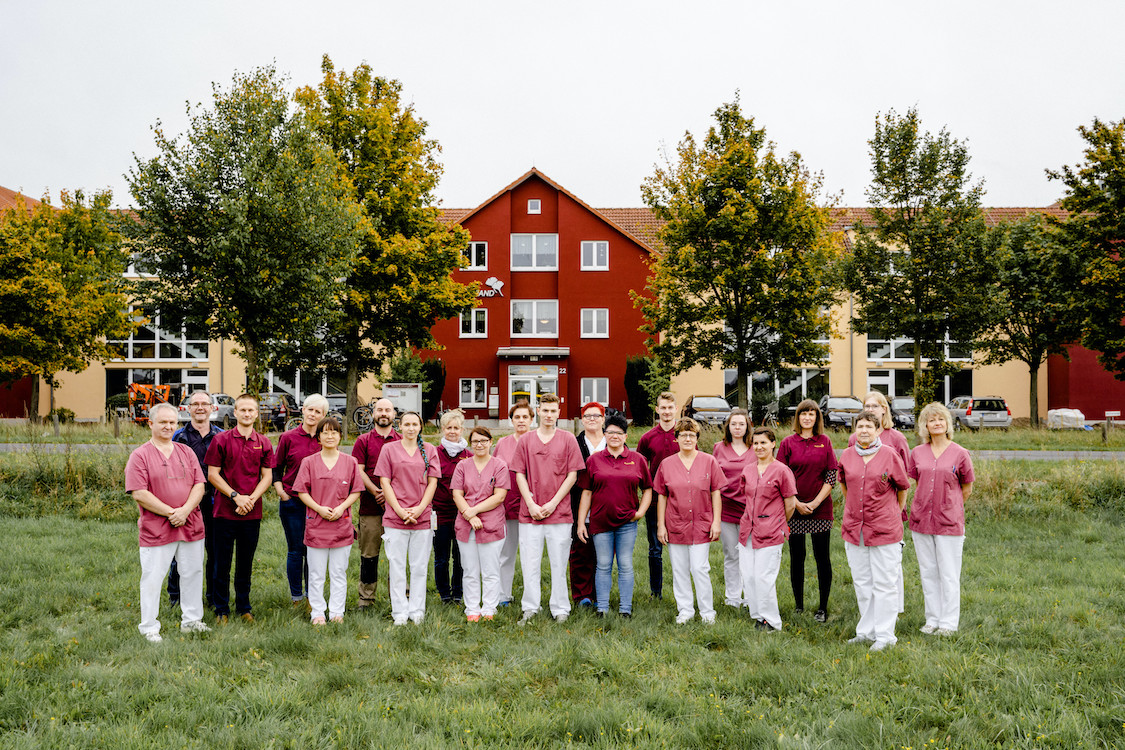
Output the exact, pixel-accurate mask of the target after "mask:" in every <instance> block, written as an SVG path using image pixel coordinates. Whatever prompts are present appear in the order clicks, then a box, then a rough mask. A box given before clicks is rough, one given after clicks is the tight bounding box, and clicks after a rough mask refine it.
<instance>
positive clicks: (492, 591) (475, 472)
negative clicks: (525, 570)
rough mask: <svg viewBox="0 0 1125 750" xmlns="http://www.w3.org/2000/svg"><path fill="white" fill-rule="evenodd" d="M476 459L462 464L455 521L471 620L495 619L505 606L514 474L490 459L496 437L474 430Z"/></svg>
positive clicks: (467, 613) (501, 462) (455, 497)
mask: <svg viewBox="0 0 1125 750" xmlns="http://www.w3.org/2000/svg"><path fill="white" fill-rule="evenodd" d="M469 446H470V447H471V449H472V451H473V455H472V458H471V459H469V460H467V461H461V462H459V463H458V464H457V468H456V469H455V470H454V472H453V479H452V481H451V482H450V485H451V487H452V488H453V502H454V503H456V505H457V520H456V521H455V522H454V526H455V529H454V531H455V533H456V534H457V545H458V546H459V547H460V548H461V565H462V566H463V567H464V570H465V572H464V580H463V582H462V591H463V592H464V595H465V618H466V619H467V620H468V621H469V622H477V621H478V620H491V619H492V618H493V617H495V616H496V607H497V606H499V604H500V549H501V548H502V547H503V546H504V498H505V497H506V496H507V494H508V491H509V490H510V487H509V485H510V483H511V472H509V471H508V464H506V463H504V460H503V459H500V458H496V457H495V456H490V455H488V453H489V450H490V449H491V448H492V433H491V432H489V431H488V429H487V428H485V427H474V428H473V429H472V431H471V432H470V433H469Z"/></svg>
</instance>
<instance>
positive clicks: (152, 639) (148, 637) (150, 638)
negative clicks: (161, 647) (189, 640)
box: [145, 633, 164, 643]
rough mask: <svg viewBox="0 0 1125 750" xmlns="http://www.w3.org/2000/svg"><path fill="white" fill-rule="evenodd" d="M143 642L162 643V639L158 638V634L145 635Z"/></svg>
mask: <svg viewBox="0 0 1125 750" xmlns="http://www.w3.org/2000/svg"><path fill="white" fill-rule="evenodd" d="M145 640H146V641H148V642H149V643H163V642H164V639H163V638H161V637H160V633H145Z"/></svg>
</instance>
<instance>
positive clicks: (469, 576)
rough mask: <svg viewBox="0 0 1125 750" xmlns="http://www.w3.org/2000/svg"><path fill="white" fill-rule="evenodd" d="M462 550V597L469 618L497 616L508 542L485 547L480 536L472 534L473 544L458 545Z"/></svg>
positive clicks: (500, 541) (486, 543)
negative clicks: (503, 555) (502, 556)
mask: <svg viewBox="0 0 1125 750" xmlns="http://www.w3.org/2000/svg"><path fill="white" fill-rule="evenodd" d="M457 546H458V547H460V549H461V570H462V571H464V573H463V575H462V576H461V590H462V596H464V597H465V614H466V615H470V616H471V615H485V616H487V617H491V616H492V615H494V614H496V607H497V605H499V604H500V550H501V549H502V548H503V547H504V540H503V539H497V540H496V541H495V542H485V543H484V544H481V543H480V542H478V541H477V532H476V531H470V532H469V541H467V542H457Z"/></svg>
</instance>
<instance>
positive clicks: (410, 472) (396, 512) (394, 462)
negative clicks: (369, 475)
mask: <svg viewBox="0 0 1125 750" xmlns="http://www.w3.org/2000/svg"><path fill="white" fill-rule="evenodd" d="M399 428H400V429H401V430H402V440H399V441H397V442H394V443H388V444H387V445H385V446H383V450H382V452H380V453H379V462H378V463H377V464H375V474H376V475H378V477H379V481H380V482H382V484H383V497H384V499H385V500H386V502H387V513H386V515H385V516H384V518H383V549H384V550H385V551H386V553H387V569H388V579H389V582H390V592H391V619H392V620H393V621H394V624H395V625H405V624H406V622H407V620H409V621H410V622H413V623H414V624H415V625H421V624H422V620H424V619H425V617H426V574H427V573H428V572H429V569H430V552H431V551H432V548H433V539H434V532H433V531H432V530H431V528H430V505H431V504H432V503H433V499H434V492H435V491H437V483H438V478H439V477H440V476H441V467H440V466H439V465H438V459H437V449H436V448H434V446H432V445H430V444H429V443H427V442H425V441H423V440H422V418H421V417H420V416H418V414H417V413H416V412H412V411H408V412H406V413H405V414H403V415H402V418H401V419H400V420H399ZM408 572H409V580H408V579H407V573H408ZM408 590H409V592H410V594H409V595H407V591H408Z"/></svg>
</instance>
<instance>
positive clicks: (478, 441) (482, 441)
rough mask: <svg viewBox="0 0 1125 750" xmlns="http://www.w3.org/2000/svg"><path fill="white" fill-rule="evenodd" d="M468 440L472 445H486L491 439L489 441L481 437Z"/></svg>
mask: <svg viewBox="0 0 1125 750" xmlns="http://www.w3.org/2000/svg"><path fill="white" fill-rule="evenodd" d="M469 442H470V443H471V444H472V445H488V444H490V443H491V442H492V441H491V440H485V439H483V438H482V439H480V440H470V441H469Z"/></svg>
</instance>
